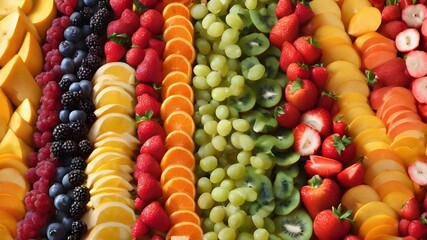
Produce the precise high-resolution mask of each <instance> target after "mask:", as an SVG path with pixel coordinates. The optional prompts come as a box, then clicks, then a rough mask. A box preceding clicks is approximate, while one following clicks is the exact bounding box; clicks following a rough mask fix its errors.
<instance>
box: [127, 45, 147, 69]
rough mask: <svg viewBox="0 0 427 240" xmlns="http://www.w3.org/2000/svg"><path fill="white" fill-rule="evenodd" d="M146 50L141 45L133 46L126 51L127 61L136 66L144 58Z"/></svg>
mask: <svg viewBox="0 0 427 240" xmlns="http://www.w3.org/2000/svg"><path fill="white" fill-rule="evenodd" d="M144 56H145V50H144V49H142V48H139V47H133V48H131V49H129V50H128V51H127V52H126V62H127V63H128V64H129V65H131V66H132V67H134V68H136V67H137V66H138V65H139V64H140V63H141V62H142V60H143V59H144Z"/></svg>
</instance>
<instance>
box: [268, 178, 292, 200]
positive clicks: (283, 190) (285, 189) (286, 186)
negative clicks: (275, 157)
mask: <svg viewBox="0 0 427 240" xmlns="http://www.w3.org/2000/svg"><path fill="white" fill-rule="evenodd" d="M293 190H294V178H293V177H291V176H289V175H287V174H286V173H285V172H278V173H277V174H276V178H275V179H274V183H273V191H274V196H275V197H276V198H278V199H286V198H287V197H289V196H290V195H291V193H292V191H293Z"/></svg>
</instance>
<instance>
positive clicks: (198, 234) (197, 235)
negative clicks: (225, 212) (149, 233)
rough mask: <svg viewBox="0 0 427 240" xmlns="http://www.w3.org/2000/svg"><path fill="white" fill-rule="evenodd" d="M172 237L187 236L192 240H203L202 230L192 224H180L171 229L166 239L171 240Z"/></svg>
mask: <svg viewBox="0 0 427 240" xmlns="http://www.w3.org/2000/svg"><path fill="white" fill-rule="evenodd" d="M172 236H185V237H188V239H190V240H199V239H203V230H202V228H201V227H200V226H199V225H197V224H195V223H192V222H183V223H178V224H176V225H174V226H172V227H171V229H169V232H168V234H167V235H166V239H171V238H172Z"/></svg>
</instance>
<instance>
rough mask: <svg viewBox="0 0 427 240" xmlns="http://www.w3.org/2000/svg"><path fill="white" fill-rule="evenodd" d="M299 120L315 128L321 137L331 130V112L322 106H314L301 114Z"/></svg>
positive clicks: (328, 133) (327, 134)
mask: <svg viewBox="0 0 427 240" xmlns="http://www.w3.org/2000/svg"><path fill="white" fill-rule="evenodd" d="M301 122H302V123H305V124H307V125H309V126H311V127H312V128H314V129H315V130H317V131H318V132H319V134H320V136H321V137H322V138H325V137H327V136H329V135H330V134H331V132H332V118H331V114H330V113H329V112H328V111H327V110H326V109H324V108H320V107H319V108H315V109H312V110H309V111H307V112H305V113H303V114H302V115H301Z"/></svg>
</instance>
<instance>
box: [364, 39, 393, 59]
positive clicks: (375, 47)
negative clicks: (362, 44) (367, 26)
mask: <svg viewBox="0 0 427 240" xmlns="http://www.w3.org/2000/svg"><path fill="white" fill-rule="evenodd" d="M379 51H390V52H397V49H396V48H395V47H394V45H390V44H388V43H383V42H379V43H375V44H372V45H371V46H369V47H368V46H367V48H366V49H365V51H364V52H363V53H362V54H363V55H366V56H367V55H369V54H371V53H374V52H379Z"/></svg>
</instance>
